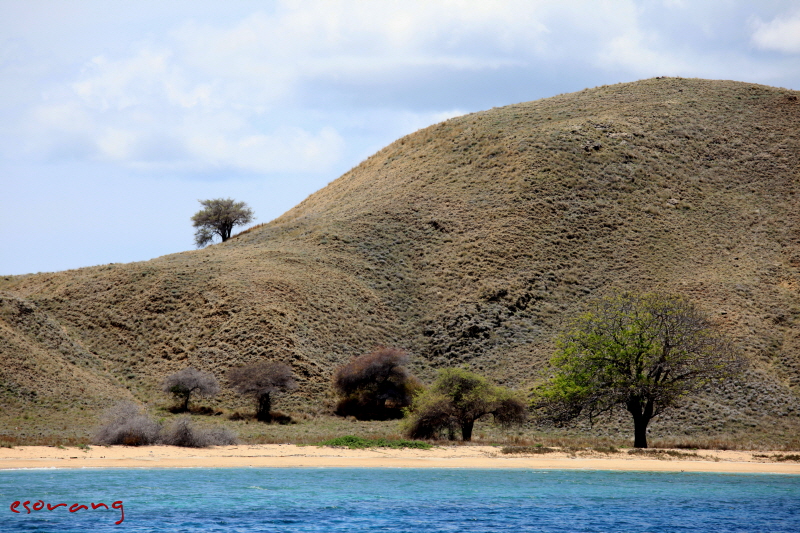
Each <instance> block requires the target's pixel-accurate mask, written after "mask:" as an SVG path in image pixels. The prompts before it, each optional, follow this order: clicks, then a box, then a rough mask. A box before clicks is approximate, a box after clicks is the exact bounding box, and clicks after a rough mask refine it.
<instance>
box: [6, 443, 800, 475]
mask: <svg viewBox="0 0 800 533" xmlns="http://www.w3.org/2000/svg"><path fill="white" fill-rule="evenodd" d="M646 453H647V452H646ZM649 453H657V454H659V455H665V453H666V452H665V451H661V450H659V451H658V452H654V451H653V450H651V452H649ZM674 453H676V454H680V455H679V456H678V457H670V456H668V455H667V456H665V457H664V456H662V457H655V456H654V457H649V456H642V455H630V454H628V453H627V451H620V452H618V453H601V452H595V451H589V450H586V451H578V452H570V451H555V452H551V453H547V454H503V453H502V452H501V451H500V448H499V447H495V446H463V445H462V446H435V447H434V448H431V449H429V450H419V449H408V448H406V449H387V448H367V449H358V450H350V449H346V448H331V447H317V446H314V445H309V446H297V445H294V444H254V445H241V444H240V445H233V446H216V447H213V448H179V447H175V446H141V447H130V446H108V447H106V446H93V447H91V449H89V450H84V449H82V448H57V447H50V446H18V447H14V448H0V470H12V469H13V470H18V469H53V468H54V469H78V468H478V469H535V470H541V469H556V470H618V471H648V472H718V473H764V474H792V475H800V462H796V461H792V462H777V461H769V457H767V458H764V457H763V456H772V455H776V454H777V455H786V454H787V452H752V451H724V450H697V451H692V452H687V451H686V450H676V451H674ZM757 456H762V457H757Z"/></svg>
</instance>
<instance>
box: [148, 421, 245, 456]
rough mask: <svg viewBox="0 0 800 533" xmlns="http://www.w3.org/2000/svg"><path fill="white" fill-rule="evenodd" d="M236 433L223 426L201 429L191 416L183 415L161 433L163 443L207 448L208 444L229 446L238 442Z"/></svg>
mask: <svg viewBox="0 0 800 533" xmlns="http://www.w3.org/2000/svg"><path fill="white" fill-rule="evenodd" d="M237 442H238V439H237V438H236V435H235V434H234V433H233V432H232V431H230V430H228V429H226V428H221V427H216V428H213V429H200V428H197V427H195V426H194V425H193V424H192V422H191V420H189V417H186V416H182V417H180V418H178V419H177V420H175V421H174V422H173V423H172V425H171V426H170V427H169V428H168V429H167V430H165V431H163V432H162V435H161V443H162V444H167V445H169V446H183V447H186V448H206V447H208V446H227V445H231V444H236V443H237Z"/></svg>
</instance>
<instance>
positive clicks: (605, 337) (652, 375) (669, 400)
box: [532, 292, 745, 448]
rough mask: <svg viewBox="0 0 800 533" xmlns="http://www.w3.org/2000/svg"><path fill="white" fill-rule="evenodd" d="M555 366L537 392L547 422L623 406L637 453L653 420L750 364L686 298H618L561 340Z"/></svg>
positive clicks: (601, 304) (537, 406)
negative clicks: (629, 418) (547, 379)
mask: <svg viewBox="0 0 800 533" xmlns="http://www.w3.org/2000/svg"><path fill="white" fill-rule="evenodd" d="M551 364H552V366H553V369H554V375H553V376H552V377H551V378H550V380H549V381H548V382H547V383H545V384H544V385H542V386H540V387H539V388H538V389H536V390H535V391H534V400H533V405H532V406H533V408H534V410H538V411H539V412H540V414H541V416H542V417H543V418H545V419H549V420H552V421H554V422H556V423H558V424H560V423H565V422H568V421H570V420H573V419H575V418H577V417H578V416H580V415H581V414H583V415H585V416H587V417H589V419H590V420H592V419H593V417H595V416H597V415H600V414H602V413H607V412H609V411H611V410H612V409H614V408H615V407H617V406H622V407H625V409H626V410H627V411H628V412H629V413H630V414H631V416H632V417H633V426H634V447H636V448H647V425H648V423H649V422H650V420H652V419H653V418H654V417H656V416H658V415H659V414H661V413H663V412H664V411H665V410H666V409H668V408H669V407H672V406H673V405H674V404H675V403H676V402H677V401H678V400H679V399H681V398H683V397H684V396H686V395H687V394H690V393H692V392H695V391H697V390H698V389H700V388H701V387H704V386H705V385H708V384H710V383H713V382H714V381H715V380H720V379H724V378H727V377H731V376H733V375H735V374H737V373H738V372H740V371H741V370H742V369H743V367H744V364H745V361H744V359H743V358H742V356H741V355H740V354H739V352H738V351H737V350H736V349H735V348H734V347H733V345H732V344H731V343H730V342H729V341H728V340H727V339H725V338H724V337H723V336H722V335H721V334H720V332H719V331H718V329H717V327H716V326H715V325H714V324H713V323H712V322H711V321H710V320H709V318H708V317H707V316H706V315H705V314H703V313H702V312H701V311H700V310H699V309H697V307H696V306H695V305H694V304H692V303H691V302H689V301H688V300H686V299H685V298H683V297H681V296H674V295H668V294H660V293H653V294H635V293H631V292H617V293H614V294H612V295H611V296H608V297H606V298H603V299H600V300H598V301H597V302H595V303H594V305H592V307H591V309H590V310H589V311H588V312H587V313H585V314H583V315H581V316H579V317H578V318H577V319H575V320H574V321H573V323H572V325H571V326H570V327H569V328H568V329H567V330H566V331H565V332H564V333H562V334H561V336H560V337H559V339H558V341H557V351H556V353H555V355H554V356H553V358H552V360H551Z"/></svg>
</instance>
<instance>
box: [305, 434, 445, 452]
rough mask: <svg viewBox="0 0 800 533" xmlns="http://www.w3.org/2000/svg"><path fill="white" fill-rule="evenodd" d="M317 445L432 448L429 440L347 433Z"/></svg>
mask: <svg viewBox="0 0 800 533" xmlns="http://www.w3.org/2000/svg"><path fill="white" fill-rule="evenodd" d="M317 446H332V447H335V448H350V449H351V450H358V449H363V448H395V449H399V448H417V449H420V450H428V449H430V448H432V447H433V446H431V445H430V444H428V443H427V442H421V441H418V440H403V439H397V440H394V439H393V440H387V439H365V438H364V437H356V436H355V435H346V436H344V437H336V438H335V439H330V440H326V441H324V442H320V443H319V444H317Z"/></svg>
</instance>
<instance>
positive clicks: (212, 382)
mask: <svg viewBox="0 0 800 533" xmlns="http://www.w3.org/2000/svg"><path fill="white" fill-rule="evenodd" d="M161 390H162V391H164V392H167V393H170V394H172V395H173V396H175V399H177V400H178V401H179V402H181V405H180V407H179V408H178V410H179V411H188V410H189V398H190V397H191V395H192V394H199V395H200V396H207V397H211V396H216V395H217V394H219V383H218V382H217V378H215V377H214V374H211V373H209V372H201V371H200V370H197V369H196V368H191V367H188V368H184V369H183V370H180V371H178V372H175V373H173V374H170V375H169V376H167V377H166V378H165V379H164V381H163V382H162V383H161Z"/></svg>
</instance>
